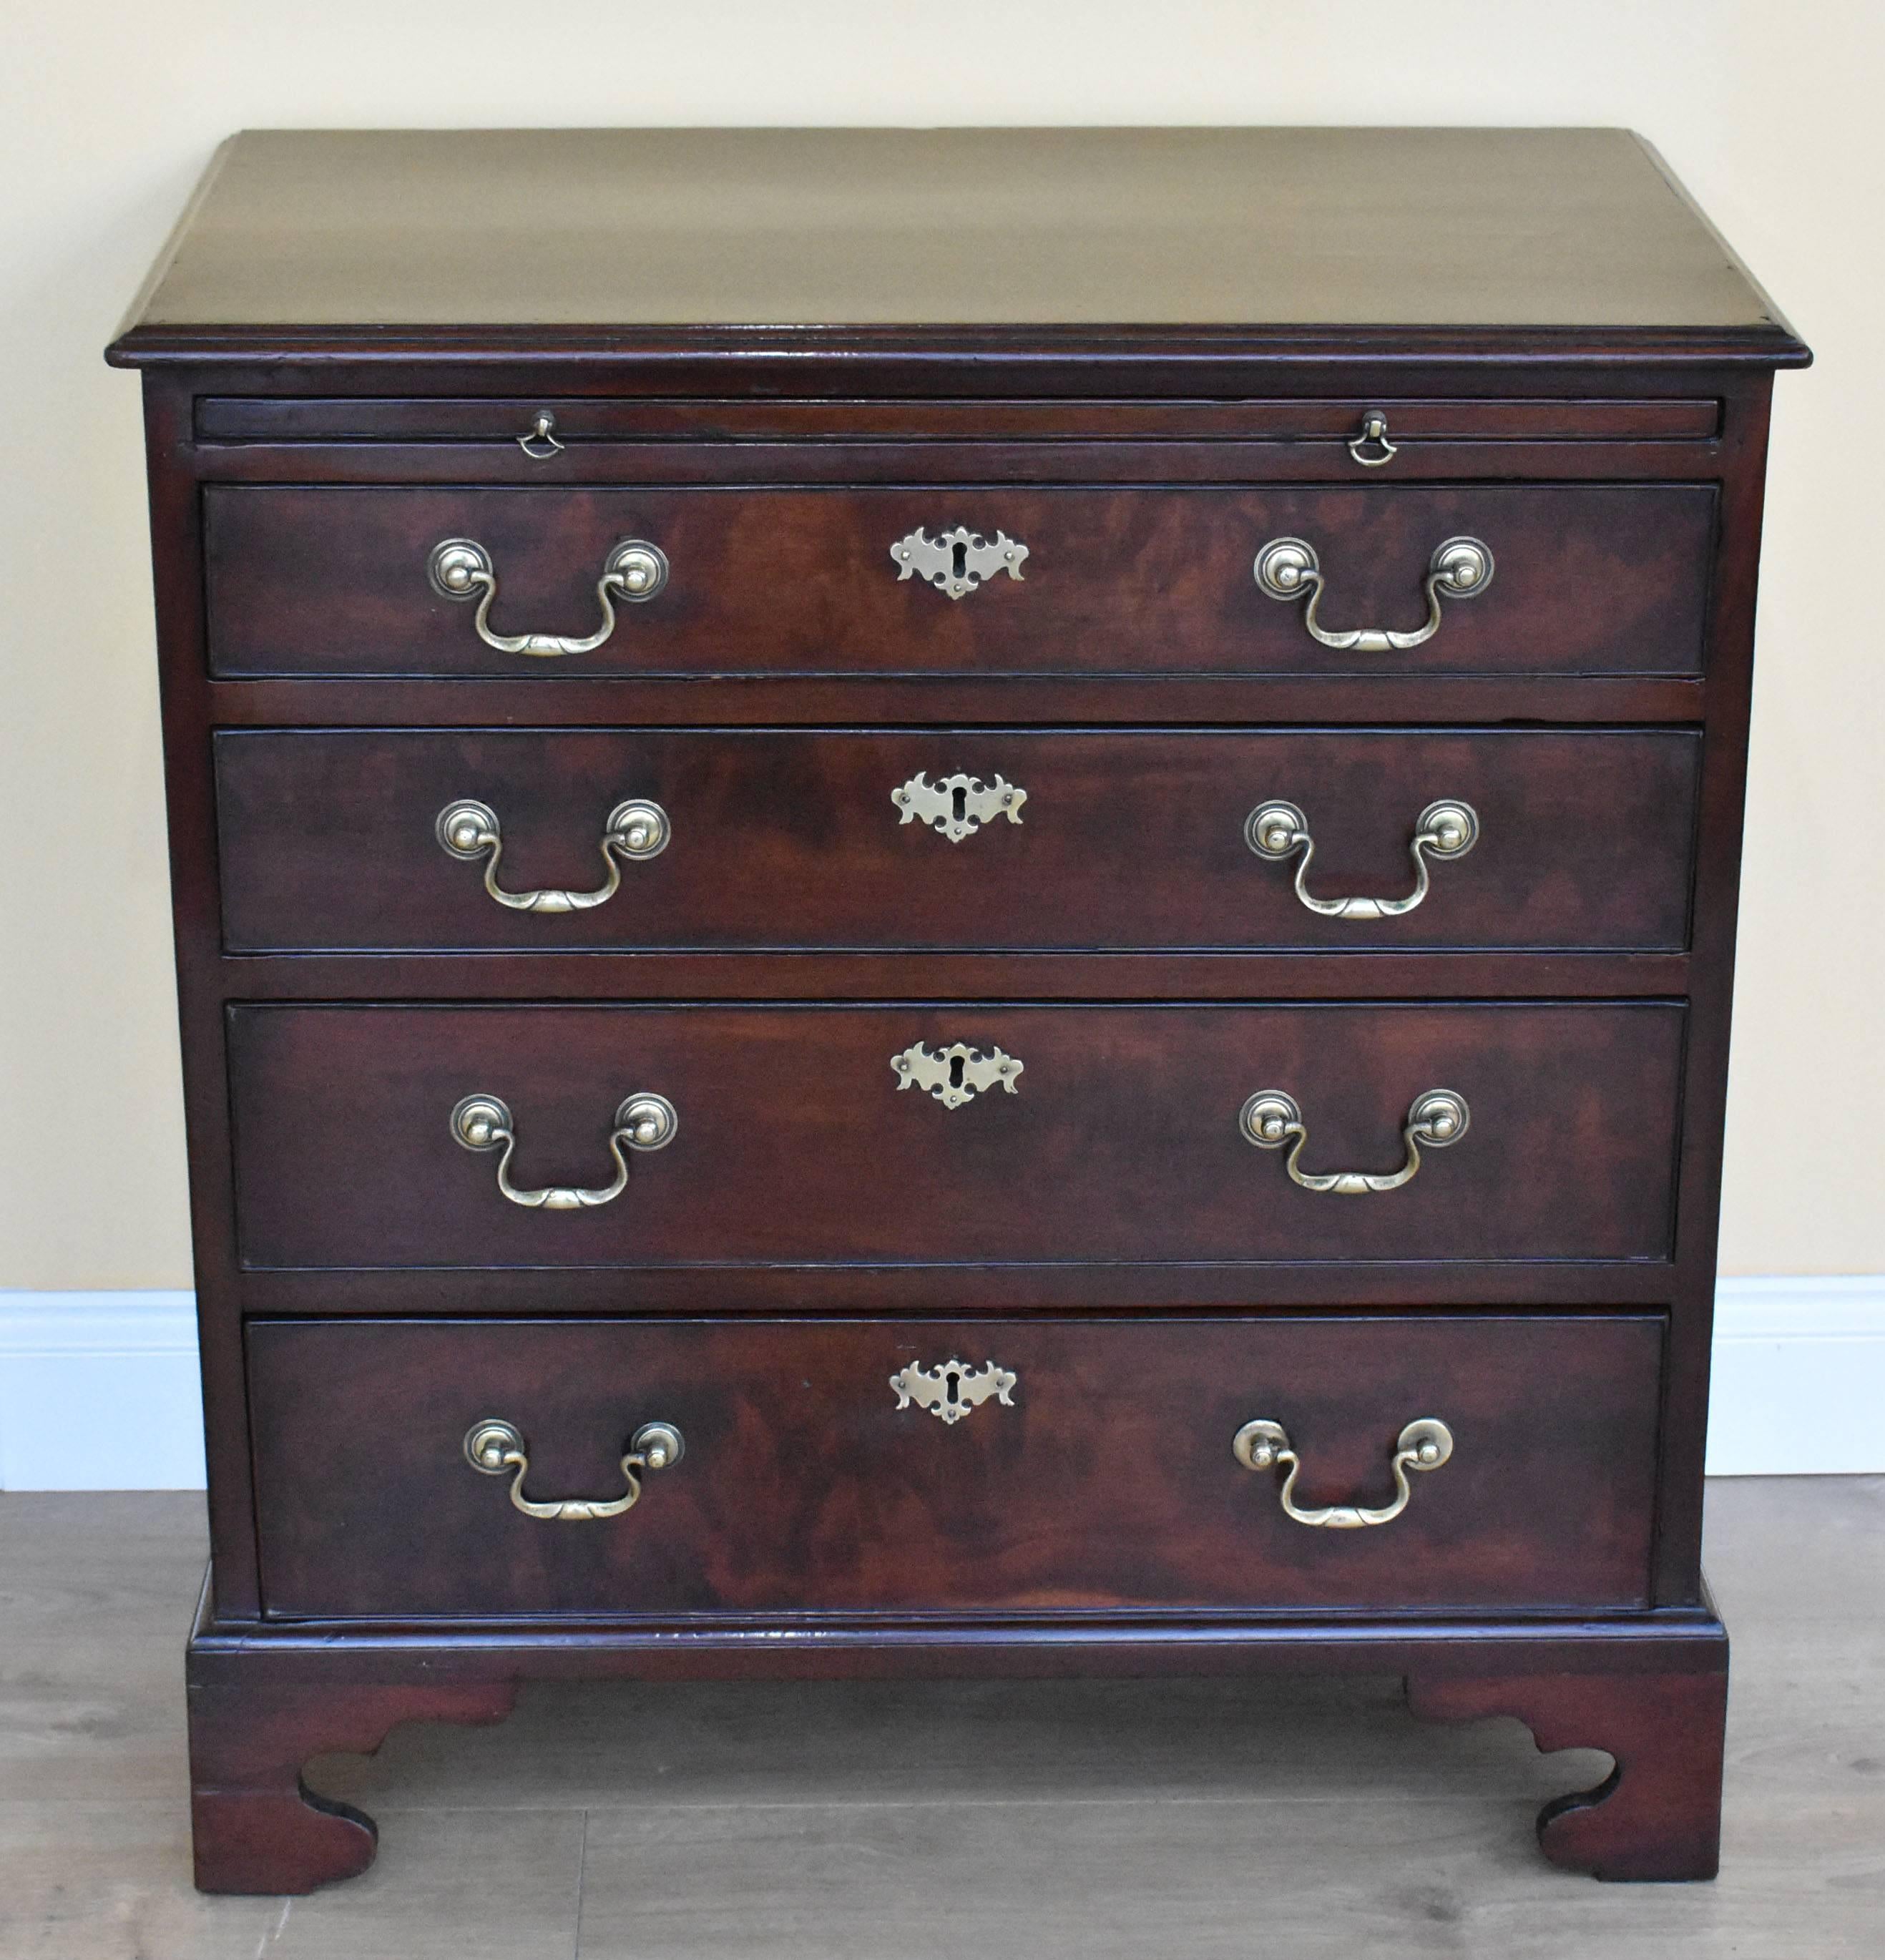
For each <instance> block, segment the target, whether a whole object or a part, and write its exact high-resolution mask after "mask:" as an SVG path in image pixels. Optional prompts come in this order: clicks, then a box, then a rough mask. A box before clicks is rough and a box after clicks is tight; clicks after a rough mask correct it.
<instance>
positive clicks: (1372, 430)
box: [1348, 409, 1401, 469]
mask: <svg viewBox="0 0 1885 1960" xmlns="http://www.w3.org/2000/svg"><path fill="white" fill-rule="evenodd" d="M1369 450H1374V454H1373V455H1370V454H1369V453H1368V451H1369ZM1348 453H1349V455H1351V456H1352V457H1354V459H1355V461H1356V462H1357V463H1360V464H1361V467H1362V468H1363V469H1380V468H1382V467H1383V466H1384V465H1386V464H1387V463H1392V462H1393V460H1394V459H1395V457H1397V456H1399V454H1400V453H1401V452H1400V447H1399V444H1396V443H1392V442H1390V441H1388V439H1387V413H1386V412H1385V411H1384V410H1383V409H1365V410H1364V412H1363V413H1362V416H1361V434H1359V435H1355V436H1351V437H1350V438H1348Z"/></svg>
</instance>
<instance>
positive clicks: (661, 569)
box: [425, 538, 668, 659]
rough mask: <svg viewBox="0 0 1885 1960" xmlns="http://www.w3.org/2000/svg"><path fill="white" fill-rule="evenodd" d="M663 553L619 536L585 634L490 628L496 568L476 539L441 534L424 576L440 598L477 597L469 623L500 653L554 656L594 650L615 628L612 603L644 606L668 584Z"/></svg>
mask: <svg viewBox="0 0 1885 1960" xmlns="http://www.w3.org/2000/svg"><path fill="white" fill-rule="evenodd" d="M667 574H668V564H667V554H666V553H665V552H663V551H662V549H661V546H659V545H652V544H650V543H648V540H647V539H645V538H624V539H622V542H621V543H619V544H618V545H616V546H614V547H613V549H611V550H610V553H609V555H608V556H607V558H604V559H603V562H602V576H601V577H600V578H599V579H597V581H596V599H597V603H598V604H600V606H601V608H602V624H601V625H600V626H598V627H597V628H596V630H595V631H594V632H593V633H591V634H590V635H588V637H587V638H586V639H575V638H569V637H568V636H566V635H562V634H557V633H494V632H492V630H491V609H492V606H495V604H496V603H497V598H498V571H497V567H496V565H495V564H494V563H493V562H492V557H491V554H490V553H489V552H488V551H486V549H485V548H484V546H482V545H481V544H479V543H478V542H477V540H476V539H475V538H441V539H440V540H439V542H438V543H437V544H435V545H434V546H433V547H432V549H431V555H430V556H429V557H428V558H427V559H426V561H425V575H426V577H427V578H428V580H429V581H431V587H432V590H434V591H435V592H436V593H438V596H439V597H441V599H450V600H454V601H456V602H458V603H469V602H470V601H471V600H476V601H477V605H478V609H477V611H476V613H474V614H473V619H472V623H473V625H475V626H476V628H477V629H478V637H479V639H481V640H482V641H483V642H484V643H485V644H486V646H487V647H495V648H496V649H497V650H498V652H499V653H501V654H529V655H530V657H533V659H554V658H557V657H560V656H562V655H563V654H590V653H594V651H595V650H596V648H598V647H599V646H600V645H601V644H602V643H603V641H604V640H606V639H607V638H608V637H609V635H610V634H611V633H613V632H614V631H615V602H616V600H618V599H623V600H627V601H628V602H629V603H630V604H631V605H637V606H638V605H643V604H645V603H647V601H648V600H651V599H652V598H653V597H654V596H655V594H656V593H658V592H659V591H660V590H661V588H662V587H663V586H664V585H665V584H667Z"/></svg>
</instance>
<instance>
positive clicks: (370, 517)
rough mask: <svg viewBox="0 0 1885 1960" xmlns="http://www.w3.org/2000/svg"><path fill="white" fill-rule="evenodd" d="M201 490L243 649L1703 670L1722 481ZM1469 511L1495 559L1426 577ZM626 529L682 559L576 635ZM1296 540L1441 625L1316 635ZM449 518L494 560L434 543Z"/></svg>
mask: <svg viewBox="0 0 1885 1960" xmlns="http://www.w3.org/2000/svg"><path fill="white" fill-rule="evenodd" d="M204 516H205V554H206V578H207V584H208V599H209V654H210V663H211V667H212V670H214V671H215V673H219V674H231V675H235V674H358V675H370V674H385V675H433V676H460V675H476V674H484V675H503V676H519V675H537V676H545V677H554V676H561V675H571V674H574V675H589V676H595V675H607V674H621V675H661V674H667V675H688V674H717V675H732V674H756V675H766V676H779V675H785V674H838V675H842V674H846V673H855V674H884V673H992V674H1013V673H1036V674H1074V673H1140V674H1148V673H1192V672H1215V673H1315V674H1320V673H1382V672H1388V673H1407V672H1414V673H1553V674H1565V673H1574V674H1576V673H1610V674H1635V673H1671V674H1689V673H1698V672H1699V671H1700V669H1701V666H1702V628H1703V622H1704V618H1705V613H1706V608H1707V600H1708V566H1709V558H1710V553H1711V549H1712V547H1713V542H1714V533H1715V491H1714V490H1713V489H1712V488H1710V487H1708V486H1707V485H1683V484H1651V485H1616V484H1597V485H1590V484H1575V485H1565V484H1526V485H1481V484H1470V485H1460V486H1458V487H1450V488H1441V487H1438V486H1434V485H1424V486H1416V485H1403V486H1396V485H1384V484H1367V485H1360V484H1358V485H1348V486H1342V487H1338V488H1279V489H1249V490H1220V489H1183V490H1149V489H1148V490H1139V489H1117V490H1115V489H1106V490H1099V489H1081V490H1071V489H1070V490H1051V489H1050V490H1040V489H1031V488H1014V487H1009V486H1001V487H996V488H963V487H960V486H950V487H948V488H929V489H915V490H902V489H898V490H890V489H884V490H878V489H871V490H852V489H844V490H836V489H834V490H771V489H760V488H749V489H724V490H723V489H687V490H670V489H663V490H654V489H641V488H607V489H603V488H568V489H565V488H551V487H546V488H530V489H491V488H341V487H327V486H322V487H307V488H275V487H265V486H248V485H212V486H210V487H209V488H208V489H206V490H205V492H204ZM958 531H960V532H961V533H963V536H962V537H960V538H957V537H956V536H955V534H956V533H957V532H958ZM918 533H921V534H922V536H921V540H920V541H918V539H917V534H918ZM976 539H980V540H982V541H983V543H985V544H986V545H987V546H988V547H989V549H988V550H987V552H985V553H984V552H982V549H981V548H980V546H979V545H978V544H977V543H976V542H975V540H976ZM1458 539H1475V540H1477V541H1478V543H1479V544H1480V545H1481V546H1483V547H1484V548H1485V555H1484V558H1483V559H1482V561H1478V563H1479V570H1480V571H1481V572H1483V571H1484V568H1485V565H1490V568H1491V576H1490V578H1489V579H1488V578H1485V577H1483V576H1480V577H1479V578H1477V579H1476V582H1474V583H1473V588H1472V590H1470V592H1462V591H1461V590H1460V589H1459V588H1458V587H1457V585H1456V586H1450V587H1448V588H1447V590H1443V591H1442V592H1441V596H1440V597H1431V594H1432V593H1433V591H1434V590H1435V589H1436V588H1435V587H1434V579H1435V577H1436V575H1437V574H1436V565H1437V564H1438V558H1437V554H1438V553H1439V552H1441V549H1442V547H1444V546H1447V545H1449V544H1450V543H1452V542H1454V541H1455V540H1458ZM627 540H638V541H640V543H642V545H643V546H653V547H654V548H655V550H656V552H658V554H659V556H658V558H651V557H649V556H648V555H646V554H644V555H643V556H642V558H639V559H638V560H636V561H634V562H633V563H632V565H629V567H628V568H626V570H625V571H624V574H623V576H624V578H625V580H626V579H627V578H630V577H631V576H632V577H633V578H635V580H637V581H639V583H638V587H635V588H631V587H630V586H629V585H628V584H618V585H616V586H614V587H612V588H611V597H610V605H611V606H612V607H613V616H614V621H615V623H614V625H613V629H612V630H610V632H608V633H607V637H606V638H602V639H601V640H600V643H599V644H594V645H593V646H589V647H587V648H586V649H585V650H583V651H572V652H568V653H567V654H558V653H557V652H556V651H555V648H554V646H553V645H552V644H549V643H550V642H555V641H559V640H560V641H565V642H568V641H588V640H590V639H592V638H594V636H595V635H597V633H598V632H600V631H601V629H602V628H603V626H604V625H605V624H606V623H607V621H606V618H605V615H604V613H603V603H602V600H601V598H600V596H599V593H598V584H599V581H601V580H602V579H603V577H604V574H605V573H606V572H607V570H608V568H609V567H610V564H611V562H612V553H613V552H614V551H615V549H616V547H617V546H619V545H621V544H622V543H624V542H625V541H627ZM939 540H940V541H941V542H940V543H939V542H938V541H939ZM1290 540H1295V541H1299V542H1300V543H1304V544H1307V546H1309V547H1310V549H1311V550H1312V551H1313V554H1314V555H1315V558H1316V562H1317V565H1318V566H1319V568H1320V576H1321V578H1322V580H1323V587H1324V589H1323V590H1321V591H1320V593H1319V594H1317V611H1318V620H1317V624H1318V625H1319V626H1320V628H1321V629H1322V630H1323V632H1325V633H1328V634H1331V635H1334V636H1335V638H1336V639H1337V640H1340V639H1341V638H1342V636H1343V635H1348V634H1351V633H1355V632H1368V633H1371V634H1374V635H1377V636H1378V635H1381V634H1384V633H1394V634H1398V635H1403V636H1406V635H1412V634H1419V633H1420V632H1422V631H1423V629H1424V628H1427V627H1428V626H1429V625H1432V626H1433V628H1434V630H1433V631H1432V632H1431V636H1430V637H1427V638H1424V639H1422V640H1421V641H1420V642H1419V644H1415V645H1412V646H1404V645H1391V644H1386V643H1385V642H1380V643H1377V641H1375V640H1368V641H1362V642H1361V643H1360V644H1355V645H1340V644H1336V645H1331V644H1324V643H1323V641H1319V640H1317V638H1313V637H1312V635H1311V634H1310V631H1309V629H1308V606H1307V599H1308V597H1309V594H1310V582H1308V581H1305V580H1304V578H1303V576H1302V571H1303V568H1304V564H1305V563H1306V561H1303V560H1301V559H1300V558H1298V559H1297V560H1295V561H1293V564H1294V574H1295V575H1294V578H1293V579H1291V578H1289V575H1288V574H1289V573H1290V571H1291V563H1292V562H1291V561H1288V560H1287V558H1285V559H1284V560H1275V559H1272V560H1271V561H1269V563H1270V567H1271V571H1272V591H1271V592H1266V590H1263V589H1262V588H1261V587H1259V583H1258V581H1257V578H1256V566H1257V564H1258V562H1259V558H1262V557H1263V555H1264V554H1265V549H1266V546H1270V545H1272V544H1276V543H1279V542H1286V541H1290ZM454 543H457V544H458V545H463V544H464V543H470V544H472V545H475V546H476V547H477V549H478V552H479V553H480V554H482V557H481V558H480V559H479V560H477V561H473V559H471V558H467V557H466V556H464V555H463V553H462V552H459V553H457V554H456V555H453V554H447V556H446V558H444V559H443V560H441V559H440V558H438V552H439V549H440V547H441V546H445V545H451V544H454ZM931 547H935V552H936V555H935V556H934V557H933V558H932V557H931ZM906 549H907V550H908V551H909V552H910V554H911V555H910V556H909V558H900V557H899V556H898V555H896V554H898V553H899V552H901V551H903V550H906ZM474 563H482V565H485V566H486V567H487V568H488V571H489V578H491V579H492V581H495V585H494V587H491V588H489V590H494V591H495V597H492V603H491V605H490V607H489V617H488V619H487V620H486V632H488V633H489V635H492V637H493V638H499V639H503V638H512V639H524V640H530V639H531V638H532V637H533V636H535V638H536V639H537V641H538V643H539V644H537V647H536V650H535V651H534V653H533V651H508V650H506V649H505V648H502V647H500V646H497V645H493V644H489V641H487V640H486V638H483V637H481V635H480V632H479V625H478V622H477V617H476V616H477V613H478V610H479V607H478V603H477V601H478V600H479V598H480V597H482V596H486V594H487V590H488V588H487V587H486V586H485V585H484V584H481V583H479V581H478V580H477V579H476V578H469V577H467V575H466V569H467V568H468V567H471V566H473V565H474ZM651 567H656V568H658V569H656V570H654V571H651V569H650V568H651ZM454 568H455V569H454ZM434 571H437V574H438V580H439V581H441V583H435V578H434V576H433V574H434ZM1017 573H1018V574H1020V576H1019V578H1016V577H1014V576H1011V574H1017ZM931 575H933V576H934V577H935V578H938V579H941V580H942V581H944V583H945V584H950V583H951V582H953V584H954V585H955V586H957V587H960V586H962V585H964V584H973V588H974V589H973V590H966V591H963V592H960V594H959V596H956V597H951V596H950V592H949V591H948V590H944V589H941V588H939V587H938V586H937V585H935V584H931V583H930V582H929V577H930V576H931ZM663 576H664V580H665V582H664V583H662V584H660V585H659V588H658V590H656V589H654V583H655V581H657V580H658V579H659V578H662V577H663ZM1449 576H1450V575H1449ZM454 581H456V590H457V597H452V596H449V592H448V590H447V589H441V587H443V588H449V587H452V586H453V584H454ZM1442 584H1443V586H1445V585H1447V581H1442ZM636 589H638V590H640V591H641V592H642V594H643V595H644V596H642V597H640V598H636V597H634V596H633V591H634V590H636ZM650 595H651V596H650ZM1273 595H1275V596H1273ZM1430 598H1431V604H1430ZM1435 622H1437V624H1436V623H1435ZM539 656H541V657H539Z"/></svg>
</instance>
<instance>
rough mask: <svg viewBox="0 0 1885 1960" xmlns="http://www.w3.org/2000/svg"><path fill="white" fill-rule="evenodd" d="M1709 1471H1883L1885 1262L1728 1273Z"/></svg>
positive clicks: (1720, 1290) (1720, 1313) (1720, 1292)
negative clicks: (1876, 1269)
mask: <svg viewBox="0 0 1885 1960" xmlns="http://www.w3.org/2000/svg"><path fill="white" fill-rule="evenodd" d="M1777 1454H1778V1456H1779V1458H1780V1459H1781V1460H1780V1461H1778V1462H1775V1460H1774V1459H1775V1456H1776V1455H1777ZM1708 1470H1709V1473H1710V1474H1711V1475H1713V1476H1717V1477H1759V1476H1770V1477H1771V1476H1774V1475H1788V1476H1832V1475H1854V1474H1861V1473H1865V1472H1876V1471H1881V1470H1885V1273H1861V1274H1857V1275H1855V1276H1854V1277H1852V1278H1805V1279H1735V1280H1723V1281H1720V1282H1719V1283H1718V1285H1717V1287H1716V1288H1715V1363H1714V1370H1713V1383H1712V1386H1711V1389H1710V1392H1709V1399H1708Z"/></svg>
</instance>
